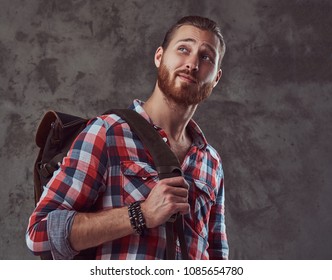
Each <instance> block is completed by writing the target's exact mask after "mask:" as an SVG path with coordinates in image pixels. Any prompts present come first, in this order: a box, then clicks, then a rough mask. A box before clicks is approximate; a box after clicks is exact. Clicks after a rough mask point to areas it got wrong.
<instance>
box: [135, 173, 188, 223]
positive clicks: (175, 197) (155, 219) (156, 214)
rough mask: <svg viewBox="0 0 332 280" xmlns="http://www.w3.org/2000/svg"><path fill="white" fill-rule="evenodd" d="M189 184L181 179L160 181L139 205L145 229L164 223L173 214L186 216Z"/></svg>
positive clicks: (174, 178)
mask: <svg viewBox="0 0 332 280" xmlns="http://www.w3.org/2000/svg"><path fill="white" fill-rule="evenodd" d="M188 188H189V184H188V183H187V181H186V180H185V179H184V178H183V177H173V178H167V179H163V180H160V181H159V182H158V183H157V185H156V186H155V187H154V188H153V189H152V191H151V192H150V194H149V196H148V198H147V199H146V200H145V201H144V202H142V203H141V209H142V212H143V215H144V218H145V223H146V226H147V228H154V227H157V226H159V225H161V224H163V223H165V222H166V221H167V220H168V219H169V218H170V217H171V216H172V215H173V214H176V213H180V214H187V213H189V211H190V206H189V203H188Z"/></svg>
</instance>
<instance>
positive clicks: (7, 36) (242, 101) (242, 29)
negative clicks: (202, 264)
mask: <svg viewBox="0 0 332 280" xmlns="http://www.w3.org/2000/svg"><path fill="white" fill-rule="evenodd" d="M331 11H332V4H331V1H323V0H303V1H289V0H278V1H263V0H253V1H247V0H207V1H198V0H196V1H190V0H182V1H159V0H157V1H156V0H153V1H152V0H151V1H134V0H122V1H115V0H114V1H111V0H109V1H106V0H99V1H88V0H29V1H28V0H2V1H1V2H0V119H1V122H0V164H1V169H0V178H1V181H0V182H1V183H0V185H1V188H0V197H1V203H0V231H1V235H0V259H33V258H34V257H33V256H32V255H31V254H30V252H28V250H27V248H26V246H25V241H24V233H25V229H26V226H27V221H28V217H29V215H30V213H31V212H32V210H33V205H34V203H33V176H32V167H33V161H34V159H35V157H36V153H37V150H36V147H35V144H34V133H35V130H36V126H37V125H38V122H39V120H40V118H41V116H42V115H43V113H44V112H45V111H46V110H47V109H50V108H52V109H55V110H60V111H64V112H71V113H74V114H79V115H82V116H93V115H95V114H98V113H100V112H103V111H105V110H107V109H109V108H111V107H126V106H127V105H129V104H130V102H131V101H132V99H134V98H136V97H138V98H140V99H143V100H145V99H146V98H147V97H148V96H149V94H150V92H151V90H152V88H153V85H154V81H155V78H156V71H155V68H154V64H153V54H154V51H155V49H156V48H157V47H158V46H159V44H160V43H161V40H162V38H163V34H164V32H165V30H166V28H167V27H168V26H169V25H170V24H172V23H173V22H174V21H176V20H177V19H179V18H180V17H182V16H183V15H187V14H199V15H203V16H208V17H211V18H213V19H215V20H217V21H219V23H220V24H221V26H222V28H223V33H224V36H225V39H226V42H227V47H228V49H227V53H226V57H225V60H224V63H223V70H224V75H223V77H222V80H221V82H220V83H219V85H218V86H217V88H216V89H215V90H214V93H213V95H212V96H211V98H210V99H209V100H208V101H206V102H205V103H204V104H202V106H201V107H200V109H199V110H198V112H197V114H196V116H195V119H196V121H197V122H198V123H199V124H200V125H201V127H202V128H203V129H204V130H205V133H206V136H207V138H208V140H209V141H210V143H211V144H212V145H214V146H215V147H216V149H217V150H218V151H219V152H220V153H221V155H222V158H223V163H224V171H225V176H226V177H225V182H226V188H227V189H226V205H227V206H226V219H227V226H228V237H229V243H230V248H231V249H230V258H231V259H331V258H332V250H331V249H332V240H331V232H332V218H331V217H332V215H331V212H332V203H331V197H332V188H331V183H332V172H331V171H332V170H331V168H332V148H331V139H332V137H331V136H332V124H331V120H332V99H331V91H332V83H331V77H332V76H331V60H332V51H331V50H332V48H331V46H332V37H331V32H330V31H329V29H330V26H331V25H332V17H331Z"/></svg>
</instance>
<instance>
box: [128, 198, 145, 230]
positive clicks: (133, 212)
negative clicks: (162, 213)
mask: <svg viewBox="0 0 332 280" xmlns="http://www.w3.org/2000/svg"><path fill="white" fill-rule="evenodd" d="M128 215H129V220H130V224H131V226H132V228H133V229H134V230H135V232H136V233H137V234H138V235H143V233H144V231H145V229H146V225H145V219H144V216H143V213H142V210H141V202H140V201H136V202H134V203H132V204H130V205H129V206H128Z"/></svg>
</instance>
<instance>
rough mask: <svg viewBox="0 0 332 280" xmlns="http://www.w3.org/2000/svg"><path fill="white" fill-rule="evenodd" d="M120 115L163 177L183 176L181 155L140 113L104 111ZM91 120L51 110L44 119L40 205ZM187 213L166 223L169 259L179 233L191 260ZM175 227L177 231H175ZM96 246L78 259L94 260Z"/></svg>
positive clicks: (38, 166) (39, 140)
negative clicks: (75, 141) (55, 172)
mask: <svg viewBox="0 0 332 280" xmlns="http://www.w3.org/2000/svg"><path fill="white" fill-rule="evenodd" d="M105 114H116V115H118V116H119V117H121V118H122V119H123V120H125V121H126V122H127V123H128V125H129V126H130V128H131V130H132V131H133V133H135V134H136V135H137V136H138V137H139V139H140V140H141V141H142V143H143V145H144V146H145V147H146V148H147V149H148V150H149V152H150V153H151V155H152V158H153V160H154V164H155V166H156V169H157V172H158V176H159V179H164V178H169V177H175V176H182V175H183V174H182V170H181V167H180V164H179V161H178V159H177V157H176V156H175V155H174V153H173V152H172V151H171V149H170V148H169V146H168V145H167V144H166V143H165V142H164V141H163V139H162V138H161V136H160V135H159V133H158V132H156V130H155V129H154V128H153V126H152V125H151V124H150V123H149V122H148V121H146V120H145V119H144V118H143V117H142V116H141V115H140V114H138V113H137V112H136V111H134V110H130V109H113V110H109V111H107V112H105V113H104V115H105ZM88 121H89V119H86V118H81V117H78V116H73V115H69V114H65V113H60V112H55V111H48V112H46V114H45V115H44V117H43V118H42V120H41V122H40V124H39V126H38V129H37V133H36V139H35V141H36V144H37V146H38V147H39V153H38V156H37V159H36V162H35V165H34V198H35V205H37V203H38V201H39V199H40V197H41V195H42V192H43V186H45V185H46V184H47V183H48V181H49V180H50V179H51V178H52V176H53V173H54V171H56V170H57V169H58V168H59V166H60V163H61V162H62V159H63V158H64V157H65V156H66V154H67V152H68V150H69V148H70V147H71V145H72V143H73V141H74V140H75V138H76V137H77V136H78V134H79V133H80V132H81V131H82V130H83V129H84V128H85V127H86V125H87V123H88ZM183 224H184V223H183V216H182V215H173V216H172V217H171V219H170V220H169V221H168V222H166V256H165V258H166V259H174V258H175V236H174V233H175V234H177V235H178V237H179V242H180V247H181V253H182V258H183V259H188V258H189V257H188V251H187V246H186V243H185V238H184V232H183V231H184V229H183ZM174 227H175V228H176V230H175V231H174ZM94 256H95V248H90V249H87V250H83V251H81V252H80V253H79V254H78V255H77V256H76V257H75V259H94V258H95V257H94ZM41 259H52V256H51V253H46V254H43V255H42V256H41Z"/></svg>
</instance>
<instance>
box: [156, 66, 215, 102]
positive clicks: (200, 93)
mask: <svg viewBox="0 0 332 280" xmlns="http://www.w3.org/2000/svg"><path fill="white" fill-rule="evenodd" d="M181 73H183V74H186V75H189V76H191V77H192V78H193V79H194V80H195V81H196V83H184V82H183V83H181V85H180V86H179V87H176V85H175V78H176V77H177V76H178V75H179V74H181ZM158 85H159V88H160V89H161V91H162V92H163V93H164V95H165V97H166V98H167V99H169V100H172V101H174V102H175V103H176V104H179V105H182V106H189V105H196V104H198V103H200V102H202V101H203V100H204V99H206V98H207V97H209V96H210V94H211V92H212V89H213V83H206V84H200V83H199V81H197V78H196V77H195V76H194V75H193V74H192V73H190V71H189V70H181V71H177V72H175V73H174V79H173V80H171V75H170V72H169V70H168V69H167V67H166V66H165V64H164V63H163V61H161V64H160V67H159V69H158Z"/></svg>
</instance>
